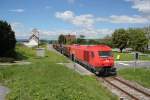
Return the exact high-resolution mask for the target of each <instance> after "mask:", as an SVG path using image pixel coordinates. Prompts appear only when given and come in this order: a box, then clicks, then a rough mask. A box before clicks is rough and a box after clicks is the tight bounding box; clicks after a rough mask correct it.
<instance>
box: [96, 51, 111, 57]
mask: <svg viewBox="0 0 150 100" xmlns="http://www.w3.org/2000/svg"><path fill="white" fill-rule="evenodd" d="M99 56H100V57H110V56H112V52H111V51H99Z"/></svg>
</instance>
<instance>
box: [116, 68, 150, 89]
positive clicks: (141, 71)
mask: <svg viewBox="0 0 150 100" xmlns="http://www.w3.org/2000/svg"><path fill="white" fill-rule="evenodd" d="M118 73H119V75H121V76H122V77H124V78H125V79H128V80H131V81H135V82H137V83H139V84H141V85H143V86H144V87H147V88H150V68H136V69H135V70H134V68H125V69H120V70H118Z"/></svg>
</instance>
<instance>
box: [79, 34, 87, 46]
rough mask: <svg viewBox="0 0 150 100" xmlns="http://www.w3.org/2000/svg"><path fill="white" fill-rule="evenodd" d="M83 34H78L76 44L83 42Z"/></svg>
mask: <svg viewBox="0 0 150 100" xmlns="http://www.w3.org/2000/svg"><path fill="white" fill-rule="evenodd" d="M84 38H85V36H84V35H80V36H79V38H77V43H78V44H85V42H86V41H85V39H84Z"/></svg>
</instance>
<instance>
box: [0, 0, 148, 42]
mask: <svg viewBox="0 0 150 100" xmlns="http://www.w3.org/2000/svg"><path fill="white" fill-rule="evenodd" d="M0 7H1V9H0V19H1V20H6V21H8V22H9V23H10V24H11V25H12V28H13V30H14V31H15V33H16V37H17V38H28V37H29V36H30V35H31V34H30V32H31V30H32V29H33V28H37V29H38V30H39V32H40V37H41V38H44V39H56V38H57V37H58V35H59V34H61V33H64V34H68V33H70V34H78V35H80V34H83V35H85V36H86V38H102V37H104V36H106V35H108V34H109V35H110V34H111V33H112V32H113V31H114V30H115V29H117V28H128V27H144V26H146V25H148V24H150V0H0Z"/></svg>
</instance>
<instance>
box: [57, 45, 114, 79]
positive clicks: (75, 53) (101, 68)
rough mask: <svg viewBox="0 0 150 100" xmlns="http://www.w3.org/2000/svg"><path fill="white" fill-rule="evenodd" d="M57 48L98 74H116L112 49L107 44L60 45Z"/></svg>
mask: <svg viewBox="0 0 150 100" xmlns="http://www.w3.org/2000/svg"><path fill="white" fill-rule="evenodd" d="M55 49H56V48H55ZM57 50H58V51H60V52H61V53H63V54H64V55H66V56H68V57H70V58H71V59H72V60H73V61H76V62H78V63H79V64H82V65H84V66H85V67H87V68H88V69H90V70H91V71H92V72H94V73H96V74H100V75H104V76H106V75H116V68H115V67H114V58H113V55H112V49H111V48H110V47H108V46H106V45H92V46H89V45H64V46H62V45H60V46H59V49H58V48H57Z"/></svg>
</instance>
